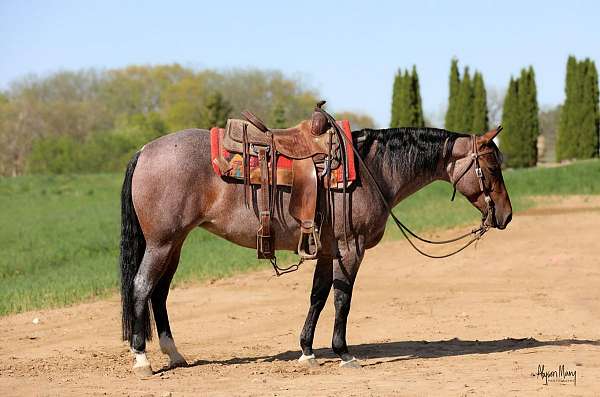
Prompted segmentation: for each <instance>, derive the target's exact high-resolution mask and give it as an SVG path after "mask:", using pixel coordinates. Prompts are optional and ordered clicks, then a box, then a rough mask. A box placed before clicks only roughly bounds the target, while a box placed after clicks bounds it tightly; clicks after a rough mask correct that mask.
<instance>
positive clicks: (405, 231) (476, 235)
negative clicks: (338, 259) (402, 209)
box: [319, 109, 502, 259]
mask: <svg viewBox="0 0 600 397" xmlns="http://www.w3.org/2000/svg"><path fill="white" fill-rule="evenodd" d="M319 110H320V111H321V112H322V113H323V114H324V115H325V116H326V117H327V118H328V119H329V121H330V122H331V125H332V126H333V128H335V129H336V130H337V133H338V135H339V136H340V137H341V139H343V140H344V142H346V143H348V138H347V137H346V135H345V134H344V133H343V131H342V130H341V128H340V127H339V126H338V125H337V123H336V122H335V119H334V118H333V117H332V116H331V115H330V114H329V113H327V112H326V111H325V110H323V109H319ZM498 129H502V127H498ZM359 139H360V138H359ZM471 142H472V148H471V152H470V153H469V154H468V155H467V156H468V157H470V162H469V163H468V164H467V165H466V166H465V168H464V170H463V171H461V173H460V175H459V177H458V178H456V179H455V180H454V181H453V182H452V186H453V188H454V191H453V193H452V198H451V201H453V200H454V197H455V195H456V185H457V184H458V182H459V181H460V180H461V179H462V178H463V177H464V176H465V175H466V174H467V172H468V171H469V170H470V169H471V168H472V167H473V165H475V167H474V170H475V175H476V176H477V179H478V181H479V189H480V191H481V193H483V195H484V199H485V202H486V205H487V210H488V211H487V218H486V219H482V221H481V225H480V226H479V227H478V228H476V229H473V230H471V231H470V232H468V233H465V234H463V235H460V236H458V237H455V238H452V239H449V240H437V241H436V240H428V239H426V238H423V237H421V236H419V235H417V234H416V233H414V232H413V231H411V230H410V229H409V228H408V227H407V226H406V225H404V223H402V222H401V221H400V219H398V217H397V216H396V215H395V214H394V212H393V211H392V208H391V207H390V205H389V204H388V202H387V200H386V198H385V195H384V194H383V191H382V190H381V187H380V186H379V184H378V183H377V180H376V179H375V177H374V176H373V174H372V173H371V170H370V169H369V167H368V166H367V165H366V164H365V162H364V160H363V159H362V157H361V156H360V154H359V152H358V149H357V148H356V147H355V146H354V143H353V142H350V146H351V147H352V150H353V151H354V154H355V155H356V158H357V160H358V162H359V164H360V165H361V166H362V167H363V169H364V170H365V172H366V174H367V175H368V176H369V178H370V179H371V181H372V182H373V184H374V185H375V187H376V189H375V190H376V191H377V193H378V194H379V196H380V197H381V201H382V202H383V205H384V207H385V208H386V209H387V211H388V212H389V213H390V216H391V217H392V219H393V220H394V223H395V224H396V226H397V227H398V229H400V232H402V235H403V236H404V238H406V240H407V241H408V242H409V243H410V245H411V246H412V247H413V248H414V249H415V251H417V252H418V253H420V254H421V255H423V256H426V257H428V258H432V259H442V258H448V257H450V256H453V255H456V254H458V253H459V252H461V251H463V250H464V249H465V248H467V247H468V246H470V245H471V244H473V243H474V242H476V241H478V240H480V239H481V238H482V237H483V235H484V234H485V233H486V232H487V231H488V230H489V229H490V227H491V226H487V225H486V224H485V223H486V220H487V221H491V222H488V224H490V225H494V224H495V221H494V216H493V213H494V202H493V200H492V198H491V196H490V194H489V191H488V189H487V187H486V186H485V182H484V176H483V171H482V170H481V166H480V164H479V158H480V157H481V156H485V155H488V154H493V153H494V152H493V151H492V150H489V151H485V152H479V151H478V149H477V136H475V135H472V138H471ZM342 146H346V145H342ZM444 146H445V145H444ZM467 156H465V157H467ZM344 174H345V172H344ZM344 196H345V195H344ZM344 204H345V199H344ZM345 226H346V222H344V227H345ZM409 235H410V236H412V237H414V238H416V239H417V240H419V241H421V242H424V243H427V244H433V245H441V244H450V243H453V242H456V241H460V240H463V239H465V238H467V237H469V236H471V239H470V240H469V241H468V242H467V243H466V244H465V245H463V246H462V247H460V248H459V249H457V250H455V251H452V252H450V253H448V254H444V255H432V254H428V253H427V252H424V251H423V250H421V249H419V248H418V247H417V246H416V245H415V243H414V242H413V241H412V240H411V239H410V237H409ZM347 244H348V243H347V242H346V245H347Z"/></svg>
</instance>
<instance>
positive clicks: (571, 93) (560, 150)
mask: <svg viewBox="0 0 600 397" xmlns="http://www.w3.org/2000/svg"><path fill="white" fill-rule="evenodd" d="M577 72H578V67H577V60H576V59H575V57H574V56H569V59H568V60H567V76H566V79H565V103H564V104H563V107H562V110H561V112H560V121H559V126H558V136H557V138H556V158H557V160H563V159H568V158H574V157H575V156H576V153H577V138H576V136H575V133H576V131H577V129H576V126H575V125H574V122H575V114H574V113H575V109H576V108H577V106H579V103H578V102H579V90H578V87H577Z"/></svg>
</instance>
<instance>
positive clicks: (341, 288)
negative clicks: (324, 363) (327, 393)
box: [331, 236, 364, 367]
mask: <svg viewBox="0 0 600 397" xmlns="http://www.w3.org/2000/svg"><path fill="white" fill-rule="evenodd" d="M363 241H364V238H362V237H360V236H359V237H357V238H355V239H352V240H348V244H346V242H345V241H340V242H339V245H340V254H341V255H340V257H339V258H338V259H335V260H334V261H333V297H334V306H335V323H334V326H333V338H332V341H331V345H332V348H333V351H334V352H335V353H336V354H337V355H338V356H339V357H340V358H341V360H342V362H341V363H340V366H341V367H360V363H359V362H358V361H357V360H356V358H354V356H352V355H351V354H350V353H349V352H348V345H347V344H346V325H347V322H348V313H350V301H351V300H352V289H353V287H354V280H355V279H356V274H357V273H358V268H359V267H360V263H361V261H362V259H363V256H364V248H363V247H364V243H363Z"/></svg>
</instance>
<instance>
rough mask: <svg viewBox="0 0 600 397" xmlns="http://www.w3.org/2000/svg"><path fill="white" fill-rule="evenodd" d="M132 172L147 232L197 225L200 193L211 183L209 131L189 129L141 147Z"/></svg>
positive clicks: (136, 202) (135, 199)
mask: <svg viewBox="0 0 600 397" xmlns="http://www.w3.org/2000/svg"><path fill="white" fill-rule="evenodd" d="M140 151H141V153H140V156H139V158H138V163H137V166H136V169H135V172H134V175H133V181H132V198H133V203H134V206H135V210H136V213H137V214H138V217H139V219H140V224H141V225H142V229H146V230H144V235H146V236H147V237H149V235H156V237H157V238H164V237H165V236H164V235H163V234H164V233H172V232H174V231H185V230H187V229H189V228H192V227H194V226H195V224H196V223H197V222H198V221H199V217H200V216H201V214H202V206H203V203H204V201H205V200H202V197H201V194H202V192H203V191H205V190H206V188H207V187H208V186H210V185H211V183H212V182H213V179H214V172H212V167H211V165H210V134H209V132H208V131H207V130H201V129H186V130H182V131H178V132H174V133H171V134H168V135H164V136H162V137H160V138H157V139H155V140H153V141H151V142H149V143H147V144H146V145H145V146H144V147H143V148H142V149H141V150H140Z"/></svg>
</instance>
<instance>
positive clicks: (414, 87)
mask: <svg viewBox="0 0 600 397" xmlns="http://www.w3.org/2000/svg"><path fill="white" fill-rule="evenodd" d="M410 82H411V91H410V92H411V104H412V109H413V123H412V126H413V127H425V117H423V104H422V103H421V88H420V87H419V75H418V74H417V67H416V66H415V65H413V68H412V73H411V76H410Z"/></svg>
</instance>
